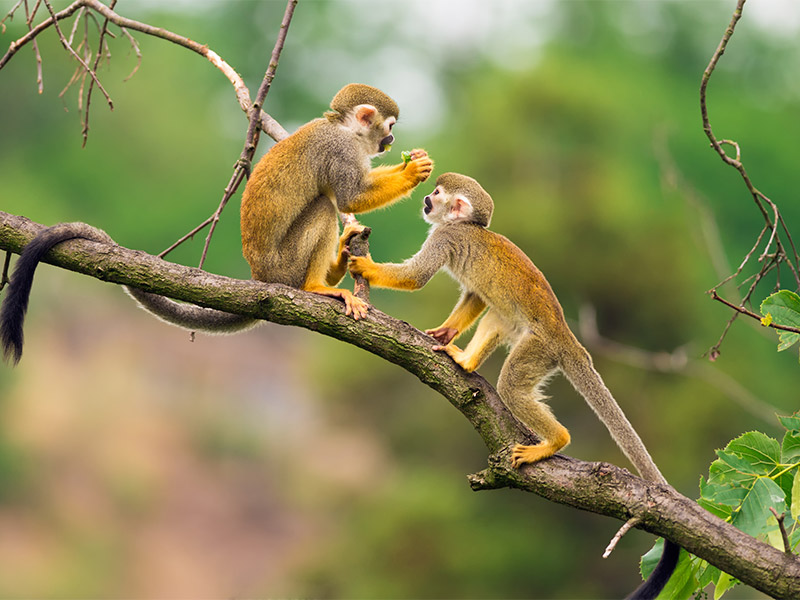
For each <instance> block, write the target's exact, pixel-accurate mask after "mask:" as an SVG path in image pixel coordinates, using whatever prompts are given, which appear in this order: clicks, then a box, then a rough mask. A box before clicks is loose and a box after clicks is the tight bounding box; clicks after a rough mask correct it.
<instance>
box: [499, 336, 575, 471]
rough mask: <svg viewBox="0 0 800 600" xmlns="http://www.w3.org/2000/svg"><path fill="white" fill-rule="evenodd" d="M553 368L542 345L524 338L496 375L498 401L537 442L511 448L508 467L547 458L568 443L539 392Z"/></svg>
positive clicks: (552, 360) (530, 337)
mask: <svg viewBox="0 0 800 600" xmlns="http://www.w3.org/2000/svg"><path fill="white" fill-rule="evenodd" d="M556 366H557V365H556V361H555V360H554V359H553V358H552V357H551V356H549V354H548V353H547V352H546V349H545V348H544V345H543V344H542V342H541V341H540V340H538V339H536V338H534V337H533V336H526V337H524V338H523V339H522V340H520V342H519V343H517V344H516V346H514V348H513V349H512V350H511V353H510V354H509V355H508V358H507V359H506V362H505V364H504V365H503V369H502V371H501V372H500V378H499V379H498V382H497V391H498V392H499V394H500V397H501V398H502V399H503V401H504V402H505V403H506V406H508V408H509V410H511V412H512V413H513V414H514V416H515V417H517V418H518V419H519V420H520V421H522V422H523V423H524V424H525V425H526V426H527V427H528V428H530V429H531V430H532V431H534V432H535V433H536V435H538V436H539V437H540V438H541V441H540V442H539V443H538V444H534V445H522V444H517V445H516V446H514V449H513V450H512V454H511V464H512V466H513V467H515V468H516V467H520V466H521V465H523V464H526V463H534V462H537V461H540V460H542V459H545V458H549V457H550V456H552V455H553V454H555V453H556V452H558V451H559V450H561V449H562V448H564V447H565V446H566V445H567V444H569V442H570V435H569V431H567V428H566V427H564V426H563V425H562V424H561V423H559V422H558V420H557V419H556V418H555V417H554V416H553V413H552V411H551V410H550V407H549V406H547V404H545V402H544V400H545V398H546V397H545V396H544V394H543V393H542V391H541V388H542V387H543V386H544V385H545V384H546V383H547V380H548V379H549V378H550V376H551V375H552V374H553V373H554V372H555V370H556Z"/></svg>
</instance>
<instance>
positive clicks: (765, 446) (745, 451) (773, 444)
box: [725, 431, 781, 475]
mask: <svg viewBox="0 0 800 600" xmlns="http://www.w3.org/2000/svg"><path fill="white" fill-rule="evenodd" d="M725 451H726V452H729V453H732V454H735V455H737V456H739V457H740V458H743V459H745V460H747V461H748V462H750V464H751V465H752V467H753V471H752V472H753V473H757V474H759V475H768V474H769V473H770V472H772V470H773V469H774V468H775V467H776V466H777V465H778V464H780V460H781V447H780V444H778V440H776V439H775V438H771V437H769V436H768V435H766V434H764V433H761V432H760V431H750V432H748V433H745V434H743V435H740V436H739V437H738V438H736V439H735V440H733V441H731V442H730V443H729V444H728V445H727V446H725Z"/></svg>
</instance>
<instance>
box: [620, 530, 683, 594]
mask: <svg viewBox="0 0 800 600" xmlns="http://www.w3.org/2000/svg"><path fill="white" fill-rule="evenodd" d="M680 554H681V547H680V546H678V545H677V544H676V543H675V542H670V541H669V540H668V539H666V538H664V550H663V551H662V552H661V558H660V559H659V560H658V564H657V565H656V568H655V569H653V572H652V573H650V577H648V578H647V579H646V580H645V581H644V582H643V583H642V585H640V586H639V587H638V588H636V589H635V590H633V592H631V594H630V596H628V597H627V598H625V600H654V599H655V598H656V597H657V596H658V595H659V594H660V593H661V590H663V589H664V586H665V585H667V581H669V578H670V577H671V576H672V572H673V571H674V570H675V567H676V566H677V565H678V558H679V557H680Z"/></svg>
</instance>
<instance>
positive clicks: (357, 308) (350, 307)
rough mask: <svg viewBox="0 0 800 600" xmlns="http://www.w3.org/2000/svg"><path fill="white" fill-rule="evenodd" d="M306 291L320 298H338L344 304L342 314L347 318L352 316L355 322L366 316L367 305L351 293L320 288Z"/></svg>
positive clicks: (336, 289) (337, 289)
mask: <svg viewBox="0 0 800 600" xmlns="http://www.w3.org/2000/svg"><path fill="white" fill-rule="evenodd" d="M306 291H307V292H313V293H315V294H320V295H322V296H330V297H331V298H339V299H340V300H342V301H343V302H344V314H346V315H347V316H350V315H352V316H353V318H354V319H355V320H356V321H358V320H359V319H363V318H364V317H366V316H367V311H368V310H369V304H368V303H366V302H364V301H363V300H361V299H360V298H356V297H355V296H354V295H353V292H351V291H349V290H340V289H339V288H330V287H324V286H320V287H318V288H309V289H306Z"/></svg>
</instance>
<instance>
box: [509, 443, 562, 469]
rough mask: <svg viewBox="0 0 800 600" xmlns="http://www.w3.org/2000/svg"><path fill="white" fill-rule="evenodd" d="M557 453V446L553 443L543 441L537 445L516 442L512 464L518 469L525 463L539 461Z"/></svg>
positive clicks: (512, 452)
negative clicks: (524, 444)
mask: <svg viewBox="0 0 800 600" xmlns="http://www.w3.org/2000/svg"><path fill="white" fill-rule="evenodd" d="M555 453H556V448H555V446H553V445H552V444H548V443H547V442H542V443H541V444H536V445H535V446H523V445H522V444H516V445H515V446H514V449H513V450H512V451H511V466H512V467H514V468H515V469H518V468H519V467H521V466H522V465H524V464H530V463H535V462H539V461H540V460H542V459H544V458H548V457H550V456H553V454H555Z"/></svg>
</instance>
